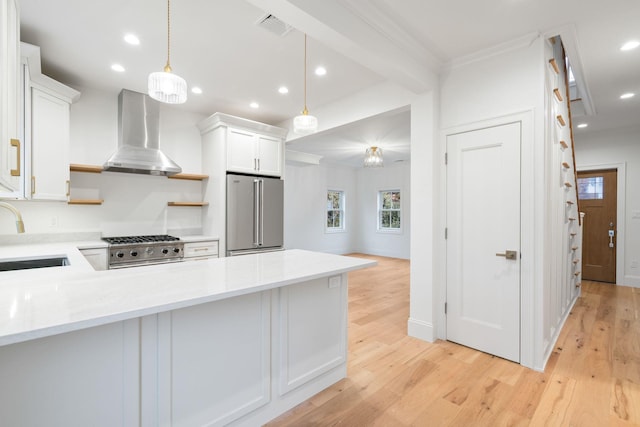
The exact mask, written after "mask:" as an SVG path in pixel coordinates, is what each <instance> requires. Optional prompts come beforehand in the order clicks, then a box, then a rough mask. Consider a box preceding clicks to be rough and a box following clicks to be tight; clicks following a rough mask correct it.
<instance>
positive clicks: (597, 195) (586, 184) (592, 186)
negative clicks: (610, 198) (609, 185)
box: [578, 176, 604, 200]
mask: <svg viewBox="0 0 640 427" xmlns="http://www.w3.org/2000/svg"><path fill="white" fill-rule="evenodd" d="M603 198H604V178H603V177H601V176H594V177H591V178H578V199H580V200H594V199H603Z"/></svg>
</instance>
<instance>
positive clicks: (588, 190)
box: [578, 169, 618, 283]
mask: <svg viewBox="0 0 640 427" xmlns="http://www.w3.org/2000/svg"><path fill="white" fill-rule="evenodd" d="M617 181H618V172H617V171H616V170H615V169H612V170H597V171H584V172H578V198H579V200H580V210H581V211H582V212H584V213H585V217H584V224H583V240H582V278H583V279H586V280H595V281H598V282H609V283H616V233H617V228H616V218H617V205H618V197H617V187H618V183H617Z"/></svg>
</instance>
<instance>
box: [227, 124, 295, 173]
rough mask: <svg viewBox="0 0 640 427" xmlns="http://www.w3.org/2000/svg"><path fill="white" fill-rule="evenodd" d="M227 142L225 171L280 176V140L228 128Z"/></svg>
mask: <svg viewBox="0 0 640 427" xmlns="http://www.w3.org/2000/svg"><path fill="white" fill-rule="evenodd" d="M227 140H228V145H227V171H229V172H240V173H250V174H258V175H269V176H278V177H279V176H281V175H282V159H283V156H282V144H283V143H282V139H278V138H272V137H268V136H264V135H260V134H256V133H252V132H247V131H243V130H239V129H233V128H230V129H229V130H228V135H227Z"/></svg>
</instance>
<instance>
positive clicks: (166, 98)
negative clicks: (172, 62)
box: [149, 71, 187, 104]
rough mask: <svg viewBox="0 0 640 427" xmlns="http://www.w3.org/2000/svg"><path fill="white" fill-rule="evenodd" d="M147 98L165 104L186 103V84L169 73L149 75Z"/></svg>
mask: <svg viewBox="0 0 640 427" xmlns="http://www.w3.org/2000/svg"><path fill="white" fill-rule="evenodd" d="M149 96H150V97H151V98H153V99H155V100H157V101H160V102H164V103H167V104H182V103H184V102H186V101H187V82H186V81H185V80H184V79H183V78H182V77H180V76H178V75H176V74H173V73H171V72H169V71H158V72H156V73H151V74H149Z"/></svg>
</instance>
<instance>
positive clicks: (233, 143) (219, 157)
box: [198, 113, 287, 177]
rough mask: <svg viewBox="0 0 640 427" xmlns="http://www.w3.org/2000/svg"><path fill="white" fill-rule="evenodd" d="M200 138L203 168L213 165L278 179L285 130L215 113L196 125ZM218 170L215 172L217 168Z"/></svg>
mask: <svg viewBox="0 0 640 427" xmlns="http://www.w3.org/2000/svg"><path fill="white" fill-rule="evenodd" d="M198 127H199V128H200V132H201V134H202V137H203V152H204V153H210V154H208V155H205V156H203V162H204V163H203V169H204V170H207V169H209V168H210V167H212V165H213V164H214V163H215V164H216V166H215V167H216V169H218V168H219V166H221V165H222V166H223V170H224V171H225V172H240V173H246V174H252V175H268V176H276V177H281V176H282V168H283V164H284V149H283V147H284V138H285V136H286V134H287V131H286V129H282V128H278V127H275V126H270V125H267V124H264V123H259V122H255V121H253V120H247V119H243V118H240V117H234V116H229V115H227V114H221V113H216V114H214V115H212V116H210V117H208V118H206V119H204V120H203V121H202V122H200V123H199V124H198ZM218 170H219V169H218Z"/></svg>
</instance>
